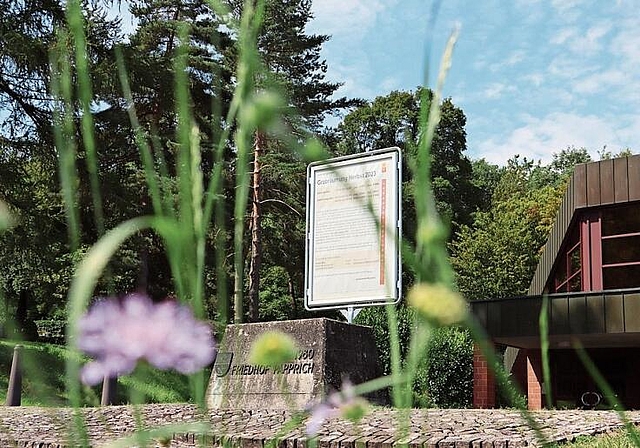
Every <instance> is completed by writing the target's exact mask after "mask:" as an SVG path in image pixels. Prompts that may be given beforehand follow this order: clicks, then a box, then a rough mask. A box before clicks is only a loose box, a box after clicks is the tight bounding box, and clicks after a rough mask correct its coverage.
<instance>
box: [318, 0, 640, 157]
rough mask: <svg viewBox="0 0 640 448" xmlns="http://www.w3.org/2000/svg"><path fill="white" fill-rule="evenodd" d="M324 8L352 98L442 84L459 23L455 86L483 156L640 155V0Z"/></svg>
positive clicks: (321, 13)
mask: <svg viewBox="0 0 640 448" xmlns="http://www.w3.org/2000/svg"><path fill="white" fill-rule="evenodd" d="M312 9H313V12H314V16H315V18H314V19H313V21H312V22H311V23H310V24H309V26H308V28H307V30H308V31H309V32H313V33H318V34H328V35H330V36H331V40H330V41H328V42H327V43H325V45H324V48H323V53H322V54H323V57H324V58H325V59H326V61H327V63H328V67H329V68H328V74H327V76H328V78H329V79H330V80H332V81H339V82H342V83H343V86H342V87H341V89H340V90H339V92H338V94H339V95H340V96H343V95H344V96H348V97H360V98H364V99H367V100H372V99H374V98H375V97H376V96H381V95H386V94H387V93H389V92H391V91H392V90H414V89H415V88H416V87H417V86H419V85H425V84H426V85H428V86H429V87H433V86H434V84H435V77H436V76H437V73H438V66H439V64H440V60H441V57H442V52H443V50H444V48H445V43H446V40H447V39H448V37H449V35H450V34H451V32H452V31H453V30H454V29H455V28H456V27H459V36H458V40H457V43H456V47H455V50H454V53H453V59H452V66H451V69H450V71H449V74H448V76H447V79H446V81H445V87H444V91H443V94H444V96H445V97H451V99H452V101H453V103H454V104H455V105H457V106H459V107H460V108H462V110H463V111H464V113H465V115H466V117H467V126H466V131H467V155H468V156H469V157H471V158H473V159H478V158H484V159H486V160H487V161H489V162H491V163H497V164H501V165H502V164H504V163H506V161H507V160H508V159H510V158H511V157H513V156H514V155H516V154H519V155H520V156H524V157H527V158H528V159H532V160H534V161H537V160H541V161H542V162H543V163H548V162H549V161H551V159H552V156H553V154H554V153H558V152H560V151H561V150H563V149H566V148H567V147H569V146H575V147H578V148H579V147H585V148H587V149H588V150H589V152H590V153H591V155H592V156H593V157H594V158H598V153H599V152H601V151H603V150H606V151H610V152H612V153H614V154H615V153H616V152H619V151H620V150H622V149H625V148H630V149H631V150H632V151H633V152H634V153H638V152H640V0H619V1H615V0H611V1H599V0H598V1H589V0H481V1H480V0H477V1H476V0H443V1H442V2H441V4H440V6H439V8H438V12H437V14H434V13H433V11H434V8H433V3H432V2H429V1H426V0H314V3H313V7H312ZM433 17H435V21H434V20H432V18H433ZM426 68H428V70H426ZM425 73H428V75H429V76H425ZM425 77H426V78H428V80H426V81H425Z"/></svg>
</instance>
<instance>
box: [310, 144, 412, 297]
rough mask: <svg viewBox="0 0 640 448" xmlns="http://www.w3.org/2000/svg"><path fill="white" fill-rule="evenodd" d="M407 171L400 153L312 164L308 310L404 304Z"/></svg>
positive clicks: (384, 152)
mask: <svg viewBox="0 0 640 448" xmlns="http://www.w3.org/2000/svg"><path fill="white" fill-rule="evenodd" d="M401 165H402V164H401V160H400V149H399V148H387V149H381V150H377V151H371V152H367V153H362V154H357V155H354V156H347V157H339V158H334V159H329V160H325V161H322V162H314V163H311V164H310V165H309V167H308V169H307V244H306V262H305V307H306V308H307V309H309V310H317V309H328V308H344V307H345V306H357V307H363V306H367V305H382V304H385V303H393V302H396V301H398V300H399V299H400V289H401V284H400V278H401V275H400V270H401V267H400V266H401V264H400V244H399V242H400V233H401V232H400V229H401V222H400V216H401V211H400V204H401V201H400V183H401V179H402V168H401Z"/></svg>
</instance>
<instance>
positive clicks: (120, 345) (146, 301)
mask: <svg viewBox="0 0 640 448" xmlns="http://www.w3.org/2000/svg"><path fill="white" fill-rule="evenodd" d="M79 327H80V335H79V338H78V348H79V349H80V350H82V351H84V352H85V353H87V354H88V355H90V356H92V357H94V358H95V359H96V360H95V361H92V362H90V363H88V364H87V365H85V366H84V367H83V369H82V372H81V373H80V377H81V380H82V382H83V383H85V384H90V385H93V384H97V383H99V382H100V381H102V379H103V378H104V377H113V376H117V375H126V374H129V373H131V372H132V371H133V369H134V368H135V366H136V363H137V362H138V361H139V360H141V359H144V360H146V361H147V362H148V363H149V364H151V365H152V366H154V367H157V368H159V369H162V370H168V369H175V370H177V371H178V372H181V373H186V374H189V373H194V372H196V371H198V370H200V369H201V368H203V367H205V366H206V365H208V364H210V363H211V361H212V360H213V357H214V355H215V342H214V340H213V335H212V333H211V329H210V328H209V326H208V325H207V324H205V323H204V322H201V321H198V320H196V319H195V318H194V316H193V313H192V312H191V309H190V308H188V307H187V306H185V305H180V304H179V303H177V302H175V301H173V300H171V301H165V302H161V303H154V302H153V301H152V300H151V299H150V298H149V297H147V296H146V295H144V294H129V295H127V296H125V297H124V298H123V299H122V300H121V301H120V300H118V299H116V298H113V297H111V298H106V299H103V300H101V301H99V302H98V303H96V304H95V305H94V306H93V307H91V309H90V310H89V311H88V312H87V314H85V315H84V316H83V317H82V318H81V319H80V322H79Z"/></svg>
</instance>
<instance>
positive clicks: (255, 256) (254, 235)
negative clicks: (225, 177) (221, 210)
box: [248, 131, 267, 322]
mask: <svg viewBox="0 0 640 448" xmlns="http://www.w3.org/2000/svg"><path fill="white" fill-rule="evenodd" d="M266 143H267V138H266V136H265V135H264V134H263V133H262V132H260V131H256V135H255V141H254V143H253V185H252V192H251V197H252V206H251V258H250V260H249V294H248V295H249V298H248V302H249V321H250V322H256V321H257V320H258V316H259V312H258V304H259V303H258V302H259V295H260V264H261V262H262V232H261V230H262V229H261V227H262V222H261V221H262V209H261V205H260V201H262V182H261V181H262V178H261V173H260V169H261V166H260V163H261V160H260V158H261V156H262V154H263V152H264V149H265V146H266Z"/></svg>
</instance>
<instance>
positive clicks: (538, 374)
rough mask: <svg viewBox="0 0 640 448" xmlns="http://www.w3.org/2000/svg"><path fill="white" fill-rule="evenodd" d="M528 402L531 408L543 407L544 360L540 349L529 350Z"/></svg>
mask: <svg viewBox="0 0 640 448" xmlns="http://www.w3.org/2000/svg"><path fill="white" fill-rule="evenodd" d="M527 402H528V406H529V409H531V410H536V409H542V361H541V359H540V351H538V350H527Z"/></svg>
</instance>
